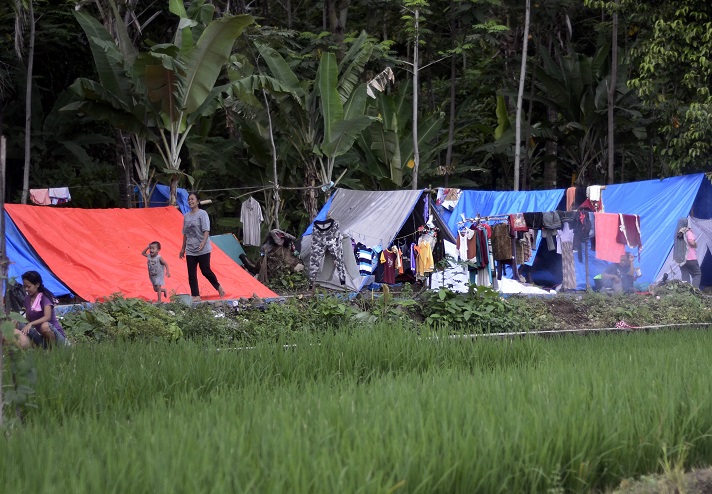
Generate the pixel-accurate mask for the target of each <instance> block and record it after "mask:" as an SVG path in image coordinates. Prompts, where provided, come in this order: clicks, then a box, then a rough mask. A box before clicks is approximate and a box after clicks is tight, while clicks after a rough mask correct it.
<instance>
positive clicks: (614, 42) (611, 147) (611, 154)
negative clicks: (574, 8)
mask: <svg viewBox="0 0 712 494" xmlns="http://www.w3.org/2000/svg"><path fill="white" fill-rule="evenodd" d="M618 3H619V0H615V5H616V6H615V7H614V8H615V9H616V10H614V12H613V33H612V35H611V85H610V87H609V88H608V183H609V184H612V183H613V182H614V180H613V179H614V177H613V171H614V170H613V165H614V161H615V149H616V148H615V142H614V132H613V131H614V129H613V107H614V105H615V103H616V85H617V84H616V83H617V81H618Z"/></svg>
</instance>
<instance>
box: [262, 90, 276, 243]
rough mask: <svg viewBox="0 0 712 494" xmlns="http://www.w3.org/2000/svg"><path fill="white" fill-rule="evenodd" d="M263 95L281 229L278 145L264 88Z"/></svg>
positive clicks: (273, 193) (274, 191)
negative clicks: (275, 140) (276, 144)
mask: <svg viewBox="0 0 712 494" xmlns="http://www.w3.org/2000/svg"><path fill="white" fill-rule="evenodd" d="M262 96H263V97H264V99H265V109H266V110H267V123H268V124H269V143H270V145H271V147H272V173H273V176H274V189H272V190H273V192H272V199H273V200H274V227H275V228H277V229H280V226H279V205H280V202H281V201H280V197H279V175H278V174H277V147H276V146H275V145H274V132H273V130H272V114H271V113H270V110H269V100H268V99H267V92H266V91H265V90H264V89H263V90H262Z"/></svg>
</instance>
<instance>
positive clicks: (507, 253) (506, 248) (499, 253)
mask: <svg viewBox="0 0 712 494" xmlns="http://www.w3.org/2000/svg"><path fill="white" fill-rule="evenodd" d="M492 253H493V255H494V260H495V261H508V260H510V259H512V258H513V257H514V254H513V252H512V237H510V236H509V225H508V224H507V223H497V224H496V225H494V226H493V227H492Z"/></svg>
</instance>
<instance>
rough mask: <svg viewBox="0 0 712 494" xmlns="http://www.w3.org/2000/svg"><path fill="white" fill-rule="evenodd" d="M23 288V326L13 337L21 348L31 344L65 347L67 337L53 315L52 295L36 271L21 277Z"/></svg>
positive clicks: (28, 272) (45, 346) (43, 346)
mask: <svg viewBox="0 0 712 494" xmlns="http://www.w3.org/2000/svg"><path fill="white" fill-rule="evenodd" d="M22 286H23V287H24V288H25V293H26V294H27V295H26V296H25V319H27V324H25V325H24V326H23V327H22V329H19V328H17V329H15V336H16V338H17V342H18V344H19V346H20V347H21V348H29V347H30V346H32V344H34V345H36V346H41V347H42V348H47V347H48V346H54V345H65V344H66V343H67V337H66V336H65V334H64V330H63V329H62V326H61V324H59V321H58V320H57V316H56V315H55V313H54V295H52V292H50V291H49V290H47V288H45V286H44V285H43V284H42V276H40V274H39V273H38V272H37V271H27V272H26V273H24V274H23V275H22Z"/></svg>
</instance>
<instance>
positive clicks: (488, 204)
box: [436, 189, 566, 285]
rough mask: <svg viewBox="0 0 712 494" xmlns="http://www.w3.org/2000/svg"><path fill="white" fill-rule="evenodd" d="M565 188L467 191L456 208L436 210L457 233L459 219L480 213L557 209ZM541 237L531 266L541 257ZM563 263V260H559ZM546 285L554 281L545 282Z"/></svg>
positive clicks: (534, 251)
mask: <svg viewBox="0 0 712 494" xmlns="http://www.w3.org/2000/svg"><path fill="white" fill-rule="evenodd" d="M565 192H566V191H565V190H564V189H549V190H531V191H517V192H515V191H495V190H463V191H462V192H461V193H460V199H459V200H458V201H457V205H456V206H455V207H454V208H453V210H452V211H448V210H447V209H445V208H443V207H442V206H438V207H437V208H436V209H437V211H438V213H440V217H441V218H442V219H443V220H444V221H445V223H446V224H447V226H448V228H449V229H450V231H451V232H452V233H453V235H457V229H458V222H459V221H462V216H463V215H464V216H465V218H475V217H476V216H477V215H479V216H497V215H502V214H513V213H535V212H543V211H554V210H557V209H561V208H562V207H564V203H563V200H564V193H565ZM540 241H541V236H538V237H537V245H535V246H533V249H532V258H531V260H530V261H529V262H527V263H526V264H528V265H531V264H532V263H533V262H534V261H535V260H536V257H537V251H538V247H539V242H540ZM559 264H561V260H560V259H559ZM559 282H561V267H560V266H559ZM543 284H544V285H547V284H552V285H553V283H543Z"/></svg>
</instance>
